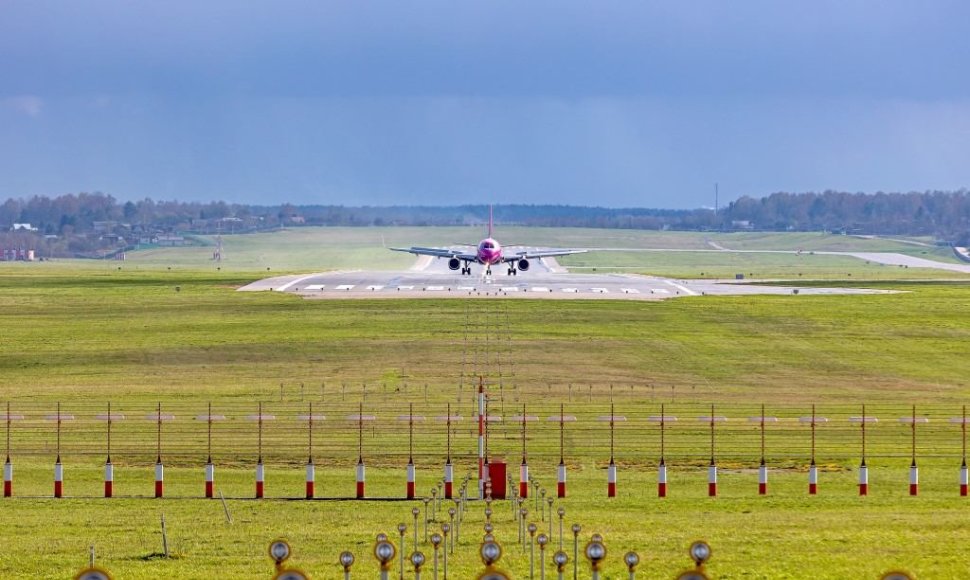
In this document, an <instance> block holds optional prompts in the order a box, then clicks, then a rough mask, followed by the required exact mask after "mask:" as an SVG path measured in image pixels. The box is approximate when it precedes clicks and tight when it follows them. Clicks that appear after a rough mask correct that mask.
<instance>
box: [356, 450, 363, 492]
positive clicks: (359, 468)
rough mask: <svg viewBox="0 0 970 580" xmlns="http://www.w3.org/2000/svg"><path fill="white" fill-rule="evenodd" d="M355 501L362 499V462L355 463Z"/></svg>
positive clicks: (361, 460)
mask: <svg viewBox="0 0 970 580" xmlns="http://www.w3.org/2000/svg"><path fill="white" fill-rule="evenodd" d="M357 499H364V460H363V458H361V459H360V460H358V461H357Z"/></svg>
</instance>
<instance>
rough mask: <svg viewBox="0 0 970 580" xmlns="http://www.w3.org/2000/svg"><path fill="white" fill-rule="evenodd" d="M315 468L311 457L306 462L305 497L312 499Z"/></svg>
mask: <svg viewBox="0 0 970 580" xmlns="http://www.w3.org/2000/svg"><path fill="white" fill-rule="evenodd" d="M316 475H317V470H316V467H315V466H314V465H313V458H311V459H310V460H309V461H307V464H306V498H307V499H313V495H314V491H315V489H314V484H315V483H316Z"/></svg>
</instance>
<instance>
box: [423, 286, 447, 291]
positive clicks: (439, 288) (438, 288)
mask: <svg viewBox="0 0 970 580" xmlns="http://www.w3.org/2000/svg"><path fill="white" fill-rule="evenodd" d="M424 289H425V290H426V291H428V292H442V291H443V290H444V289H445V287H444V286H425V287H424Z"/></svg>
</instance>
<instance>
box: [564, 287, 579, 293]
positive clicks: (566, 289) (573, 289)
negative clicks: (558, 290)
mask: <svg viewBox="0 0 970 580" xmlns="http://www.w3.org/2000/svg"><path fill="white" fill-rule="evenodd" d="M562 291H563V292H566V293H567V294H576V293H577V292H579V290H578V289H577V288H563V289H562Z"/></svg>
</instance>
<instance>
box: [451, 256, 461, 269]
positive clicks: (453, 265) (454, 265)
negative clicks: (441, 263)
mask: <svg viewBox="0 0 970 580" xmlns="http://www.w3.org/2000/svg"><path fill="white" fill-rule="evenodd" d="M448 267H449V268H450V269H452V270H457V269H458V268H461V260H459V259H458V258H451V259H450V260H448Z"/></svg>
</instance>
